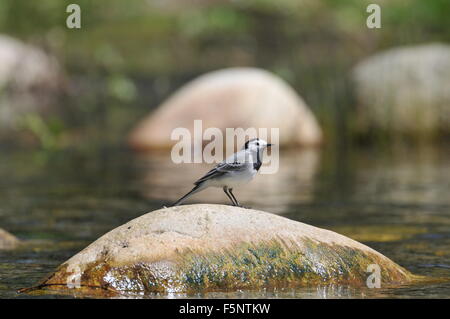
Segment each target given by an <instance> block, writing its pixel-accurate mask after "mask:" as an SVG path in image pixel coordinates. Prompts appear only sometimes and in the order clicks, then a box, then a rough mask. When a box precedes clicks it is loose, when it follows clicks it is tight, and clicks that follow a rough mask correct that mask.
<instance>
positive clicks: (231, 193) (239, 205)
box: [228, 188, 242, 207]
mask: <svg viewBox="0 0 450 319" xmlns="http://www.w3.org/2000/svg"><path fill="white" fill-rule="evenodd" d="M232 190H233V189H232V188H228V192H229V193H230V195H231V197H232V198H233V200H234V202H235V203H236V206H238V207H242V206H241V204H239V202H238V200H237V199H236V197H235V196H234V194H233V192H232Z"/></svg>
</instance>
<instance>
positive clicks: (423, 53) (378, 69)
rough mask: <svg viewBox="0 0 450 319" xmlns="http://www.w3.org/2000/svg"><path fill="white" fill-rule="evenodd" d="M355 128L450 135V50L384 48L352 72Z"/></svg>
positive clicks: (440, 47) (440, 46) (446, 47)
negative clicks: (357, 119)
mask: <svg viewBox="0 0 450 319" xmlns="http://www.w3.org/2000/svg"><path fill="white" fill-rule="evenodd" d="M353 80H354V85H355V93H356V98H357V102H358V106H359V108H358V118H359V125H360V128H361V129H362V130H368V129H370V128H375V129H382V130H386V131H392V132H399V133H405V134H407V135H413V136H428V135H430V134H431V135H433V134H435V133H438V132H446V133H449V132H450V46H449V45H446V44H426V45H419V46H411V47H401V48H394V49H391V50H387V51H385V52H381V53H378V54H376V55H374V56H372V57H369V58H367V59H365V60H363V61H362V62H360V63H358V64H357V65H356V67H355V68H354V70H353Z"/></svg>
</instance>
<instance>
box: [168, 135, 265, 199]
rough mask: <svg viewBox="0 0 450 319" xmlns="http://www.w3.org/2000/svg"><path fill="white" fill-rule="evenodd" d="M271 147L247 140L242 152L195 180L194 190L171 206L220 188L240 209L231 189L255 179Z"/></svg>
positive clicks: (258, 140)
mask: <svg viewBox="0 0 450 319" xmlns="http://www.w3.org/2000/svg"><path fill="white" fill-rule="evenodd" d="M271 145H272V144H268V143H267V142H266V141H264V140H261V139H258V138H254V139H251V140H248V141H247V142H246V143H245V145H244V148H243V149H242V150H240V151H239V152H236V153H234V154H233V155H231V156H230V157H228V158H227V159H225V160H224V161H223V162H221V163H220V164H218V165H217V166H216V167H214V168H213V169H212V170H210V171H209V172H208V173H206V174H205V175H204V176H203V177H202V178H200V179H199V180H197V181H196V182H195V183H194V185H195V186H194V188H193V189H192V190H191V191H190V192H189V193H187V194H186V195H184V196H183V197H181V198H180V199H179V200H177V201H176V202H175V203H174V204H173V206H177V205H179V204H181V203H182V202H184V201H185V200H186V199H187V198H188V197H190V196H191V195H193V194H195V193H198V192H200V191H202V190H204V189H205V188H208V187H222V188H223V191H224V192H225V194H226V195H227V196H228V198H229V199H230V200H231V202H232V203H233V205H234V206H239V207H241V205H240V204H239V202H238V201H237V199H236V197H234V194H233V192H232V191H233V187H234V186H237V185H240V184H245V183H248V182H249V181H251V180H252V179H253V177H255V175H256V173H258V170H259V168H260V167H261V165H262V156H263V152H264V150H265V149H266V148H267V147H269V146H271Z"/></svg>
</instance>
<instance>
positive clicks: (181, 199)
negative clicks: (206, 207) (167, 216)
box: [172, 184, 205, 206]
mask: <svg viewBox="0 0 450 319" xmlns="http://www.w3.org/2000/svg"><path fill="white" fill-rule="evenodd" d="M203 188H205V187H204V186H203V184H198V185H195V186H194V188H193V189H191V191H190V192H189V193H187V194H186V195H184V196H183V197H181V198H180V199H179V200H177V201H176V202H175V203H173V205H172V206H178V205H180V204H181V203H182V202H184V201H185V200H186V199H187V198H188V197H190V196H191V195H194V194H195V193H197V192H199V191H201V190H202V189H203Z"/></svg>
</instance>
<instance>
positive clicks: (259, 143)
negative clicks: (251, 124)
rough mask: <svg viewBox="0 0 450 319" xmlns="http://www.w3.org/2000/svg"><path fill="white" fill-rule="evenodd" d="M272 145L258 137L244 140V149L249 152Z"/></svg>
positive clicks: (259, 150) (258, 150)
mask: <svg viewBox="0 0 450 319" xmlns="http://www.w3.org/2000/svg"><path fill="white" fill-rule="evenodd" d="M272 145H273V144H269V143H267V142H266V141H264V140H262V139H260V138H254V139H251V140H248V141H247V142H245V145H244V149H245V150H249V151H251V152H261V151H264V150H265V149H266V148H267V147H270V146H272Z"/></svg>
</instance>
